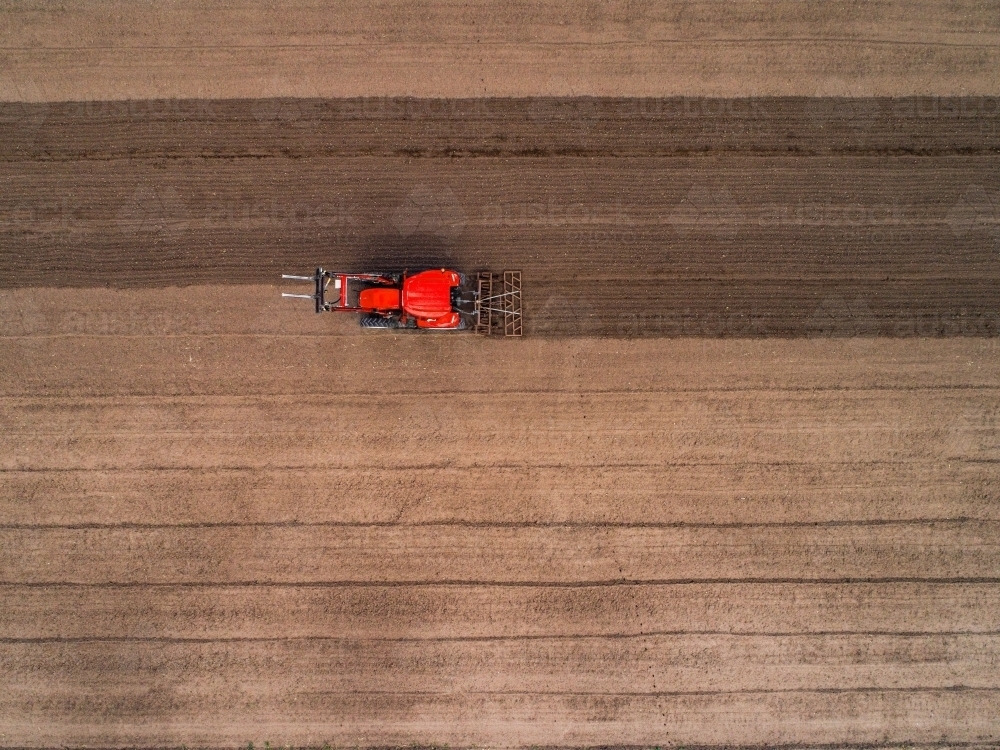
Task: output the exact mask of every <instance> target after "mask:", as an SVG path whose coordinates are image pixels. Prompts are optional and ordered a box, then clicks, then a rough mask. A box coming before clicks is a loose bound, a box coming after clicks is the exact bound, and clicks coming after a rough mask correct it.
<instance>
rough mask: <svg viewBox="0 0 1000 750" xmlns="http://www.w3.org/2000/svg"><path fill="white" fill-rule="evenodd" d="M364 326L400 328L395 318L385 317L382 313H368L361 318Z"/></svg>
mask: <svg viewBox="0 0 1000 750" xmlns="http://www.w3.org/2000/svg"><path fill="white" fill-rule="evenodd" d="M361 327H362V328H383V329H384V328H399V321H398V320H396V319H395V318H383V317H382V316H381V315H366V316H364V317H363V318H361Z"/></svg>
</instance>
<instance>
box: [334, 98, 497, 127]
mask: <svg viewBox="0 0 1000 750" xmlns="http://www.w3.org/2000/svg"><path fill="white" fill-rule="evenodd" d="M490 102H491V100H489V99H423V98H420V99H418V98H414V97H399V96H365V97H358V98H354V99H336V100H333V101H331V102H330V106H331V107H332V110H331V111H333V112H334V113H336V115H337V116H338V117H341V118H344V119H363V120H367V119H374V120H441V121H445V122H451V121H454V120H461V119H477V118H486V117H490V116H492V115H493V114H495V113H494V112H492V111H491V106H490Z"/></svg>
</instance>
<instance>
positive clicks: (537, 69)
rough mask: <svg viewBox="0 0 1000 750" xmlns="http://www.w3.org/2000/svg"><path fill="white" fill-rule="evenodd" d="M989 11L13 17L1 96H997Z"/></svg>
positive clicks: (3, 46) (966, 7) (291, 0)
mask: <svg viewBox="0 0 1000 750" xmlns="http://www.w3.org/2000/svg"><path fill="white" fill-rule="evenodd" d="M998 39H1000V21H998V17H997V13H996V9H995V8H994V7H993V6H992V5H991V4H990V3H982V2H976V1H975V0H959V1H958V2H948V3H940V2H935V0H919V1H917V0H872V1H870V2H866V3H864V4H862V5H859V4H857V3H854V2H844V1H842V0H831V1H830V2H820V3H802V2H794V1H790V0H766V1H764V2H760V1H759V0H731V1H730V2H725V3H678V2H655V3H654V2H613V3H600V2H589V3H581V2H579V1H578V0H554V1H553V2H546V3H526V2H523V1H521V0H515V1H513V2H504V3H487V4H479V3H473V4H469V3H463V2H456V0H428V1H425V2H420V3H407V4H404V5H400V4H399V3H397V2H386V1H385V0H359V1H358V2H352V3H327V4H317V3H315V2H309V1H308V0H286V2H283V3H281V5H280V6H274V5H270V4H267V3H260V2H256V1H255V0H233V1H231V2H227V3H225V4H215V5H206V4H205V3H204V2H200V0H179V1H178V2H172V3H171V4H170V6H169V8H164V7H162V6H160V5H136V4H135V3H133V2H129V1H128V0H105V1H104V2H101V3H97V4H95V3H92V2H86V0H70V1H69V2H64V3H59V4H58V5H54V6H51V7H49V6H48V5H46V4H44V3H43V4H33V3H25V4H13V5H12V7H10V8H6V9H5V12H4V23H3V24H2V26H0V50H2V53H3V63H4V75H3V77H0V98H8V97H15V98H17V99H19V100H29V101H32V100H35V101H37V100H48V101H60V100H95V99H118V100H128V99H150V98H155V97H163V98H218V99H223V98H237V97H244V98H254V97H265V96H299V97H303V96H304V97H309V96H320V97H345V96H419V97H456V96H464V97H496V96H535V95H551V96H574V95H576V96H579V95H597V96H676V95H686V96H722V97H725V96H748V95H749V96H763V95H779V96H782V95H789V96H795V95H799V96H850V95H854V96H901V95H907V94H928V95H935V96H942V95H944V96H947V95H966V94H971V95H980V94H997V93H998V91H997V75H996V73H997V69H998V66H1000V51H998Z"/></svg>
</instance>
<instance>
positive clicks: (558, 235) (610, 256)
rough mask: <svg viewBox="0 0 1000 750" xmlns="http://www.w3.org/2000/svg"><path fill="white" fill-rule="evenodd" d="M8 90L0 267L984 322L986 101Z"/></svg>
mask: <svg viewBox="0 0 1000 750" xmlns="http://www.w3.org/2000/svg"><path fill="white" fill-rule="evenodd" d="M17 114H18V119H13V118H12V119H11V120H10V121H9V122H8V123H7V125H6V127H5V128H4V127H0V136H2V137H0V144H2V145H0V158H2V159H3V160H4V172H3V176H2V178H0V185H2V193H0V218H2V219H4V221H3V225H2V227H0V268H2V270H3V274H2V275H0V285H3V286H7V287H17V286H23V285H25V284H31V285H52V284H53V283H58V284H60V285H65V286H69V287H77V286H85V285H106V284H110V285H115V286H151V285H162V284H190V283H273V282H274V280H275V279H276V278H278V276H279V275H280V274H281V273H282V272H284V273H289V272H304V271H308V270H309V269H311V268H313V267H314V266H315V265H316V264H323V265H325V266H326V267H328V268H329V267H339V268H345V267H346V268H349V269H356V270H367V269H369V268H371V267H372V264H375V265H377V266H379V267H381V268H386V269H392V268H397V269H400V270H401V269H402V268H404V267H406V266H410V267H413V266H414V265H416V266H421V265H423V266H427V265H448V266H456V267H459V268H462V269H464V270H473V269H476V268H484V267H487V268H495V269H499V268H519V269H522V270H523V271H524V275H525V289H526V291H525V295H526V296H525V304H526V305H527V307H528V309H529V316H528V323H527V325H528V331H529V332H530V333H532V334H546V335H595V334H596V335H613V336H662V335H671V336H677V335H694V336H743V337H746V336H802V335H838V336H843V335H858V334H860V335H870V334H881V335H889V336H921V335H924V336H926V335H973V336H977V335H978V336H982V335H996V334H997V332H998V331H1000V313H998V309H1000V233H998V232H1000V229H998V227H1000V170H998V166H1000V155H998V154H1000V99H997V98H992V99H990V98H978V99H961V98H958V99H931V98H911V99H906V100H894V101H889V100H857V99H855V100H850V101H846V102H845V101H834V100H807V99H765V100H720V101H709V100H705V99H701V100H697V101H689V100H682V99H674V100H644V101H634V100H633V101H628V100H621V99H618V100H584V99H576V100H551V99H539V100H507V101H501V100H491V101H488V102H476V101H444V102H420V101H412V100H410V101H406V100H353V101H338V102H321V101H307V102H295V101H286V100H274V101H263V102H260V101H258V102H136V103H131V104H116V103H113V102H103V103H100V102H98V103H90V104H70V105H66V104H63V105H37V106H35V105H32V106H24V107H22V109H19V110H18V111H17ZM27 123H31V125H32V127H28V126H27Z"/></svg>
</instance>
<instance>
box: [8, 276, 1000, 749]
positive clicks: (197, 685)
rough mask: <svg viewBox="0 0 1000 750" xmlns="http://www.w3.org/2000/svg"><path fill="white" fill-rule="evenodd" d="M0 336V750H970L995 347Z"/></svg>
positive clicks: (313, 335)
mask: <svg viewBox="0 0 1000 750" xmlns="http://www.w3.org/2000/svg"><path fill="white" fill-rule="evenodd" d="M0 304H2V315H0V321H2V327H3V328H2V331H0V334H2V340H3V346H4V350H5V352H6V355H5V356H4V357H3V358H2V361H0V390H2V393H3V396H2V398H0V420H2V423H3V425H4V430H3V433H2V435H0V497H2V498H3V502H2V504H0V571H2V582H0V591H2V599H3V602H4V606H3V607H2V608H0V638H2V640H0V655H2V656H0V662H2V663H3V665H4V673H5V675H6V678H7V679H6V687H5V689H4V691H2V694H0V717H2V718H0V735H2V737H3V742H4V743H5V744H8V745H12V746H63V745H76V744H81V745H82V744H86V745H115V746H122V745H136V746H147V747H164V746H176V745H181V744H186V745H188V746H199V745H201V746H205V745H210V746H213V745H214V746H233V745H236V744H245V743H247V742H251V741H252V742H254V743H255V744H257V745H262V743H264V742H265V741H267V742H270V743H271V744H272V745H278V744H292V745H317V746H319V745H323V744H324V743H326V742H330V743H331V744H335V745H338V744H339V745H384V744H400V745H404V744H410V743H423V744H444V743H447V744H451V745H469V744H489V745H533V744H538V745H567V744H572V745H607V744H621V745H635V744H656V743H666V742H674V743H678V744H699V745H733V744H742V745H760V744H790V743H805V744H830V743H852V744H869V743H871V744H891V743H894V742H904V741H906V742H911V743H918V744H919V743H930V744H938V743H942V742H953V743H978V742H996V741H997V739H998V725H997V723H996V717H997V716H998V715H1000V689H998V688H1000V686H998V682H997V673H998V672H997V669H996V666H997V663H998V661H1000V635H998V634H1000V514H998V510H997V503H996V499H997V498H996V490H995V487H996V485H997V470H996V466H997V459H998V456H1000V442H998V431H997V418H998V414H1000V357H998V356H997V350H996V340H995V339H989V338H981V337H965V338H933V339H927V338H911V339H905V340H904V339H888V338H883V339H878V338H859V337H854V338H838V337H835V336H830V337H827V336H817V337H813V338H798V339H719V338H711V339H696V338H691V337H688V338H655V339H631V340H629V339H608V338H603V339H601V338H555V339H553V338H545V337H538V336H535V337H532V336H528V337H525V338H524V339H522V340H510V339H506V340H505V339H502V338H501V339H485V338H477V337H475V336H473V335H471V334H465V335H463V334H458V335H455V336H448V335H439V336H434V335H419V334H417V335H409V336H407V335H402V334H396V335H394V334H392V333H386V332H362V331H360V330H359V329H357V328H356V324H355V323H354V321H353V320H347V319H342V318H336V317H335V316H332V315H328V316H317V315H314V314H312V313H311V312H309V311H308V310H306V309H302V308H301V307H300V306H299V305H298V304H296V302H295V301H290V300H281V299H280V298H279V297H278V287H275V286H268V287H262V286H247V285H244V286H201V287H186V288H163V289H154V288H144V289H125V290H110V289H103V290H102V289H86V288H71V287H64V288H47V287H35V288H28V289H21V290H7V291H4V292H2V293H0ZM303 304H304V303H303Z"/></svg>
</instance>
